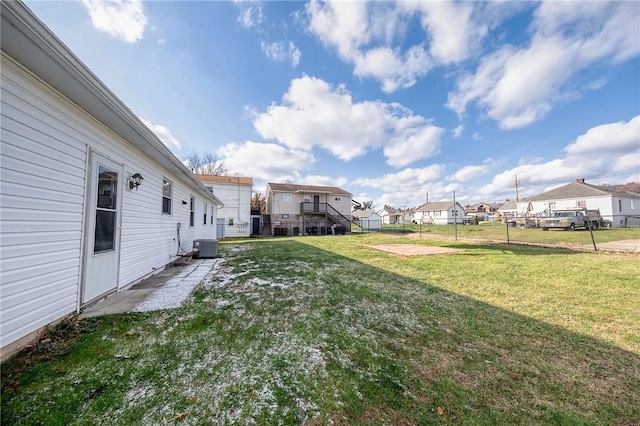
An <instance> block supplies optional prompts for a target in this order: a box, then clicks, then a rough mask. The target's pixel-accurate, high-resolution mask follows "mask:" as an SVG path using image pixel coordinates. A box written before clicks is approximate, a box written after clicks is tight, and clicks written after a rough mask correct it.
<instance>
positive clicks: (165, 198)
mask: <svg viewBox="0 0 640 426" xmlns="http://www.w3.org/2000/svg"><path fill="white" fill-rule="evenodd" d="M172 196H173V184H172V183H171V182H170V181H168V180H167V179H162V213H163V214H171V197H172Z"/></svg>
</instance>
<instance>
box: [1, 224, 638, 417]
mask: <svg viewBox="0 0 640 426" xmlns="http://www.w3.org/2000/svg"><path fill="white" fill-rule="evenodd" d="M376 243H387V244H388V243H413V244H438V245H441V246H447V247H452V248H458V249H463V250H464V252H463V253H462V254H455V255H442V256H416V257H401V256H396V255H393V254H389V253H384V252H380V251H376V250H373V249H371V248H368V247H365V246H366V245H371V244H376ZM220 253H221V261H220V262H219V264H218V270H217V273H216V274H215V276H214V278H213V280H212V281H211V282H208V283H206V285H205V286H203V287H201V288H199V289H197V290H196V291H195V292H194V294H193V296H192V298H191V299H190V301H189V302H188V303H187V304H186V305H185V306H183V307H182V308H179V309H175V310H167V311H157V312H151V313H138V314H125V315H114V316H105V317H100V318H97V319H91V320H82V321H79V322H77V321H69V322H66V323H64V324H63V325H62V326H60V327H59V328H58V330H57V333H54V334H52V335H51V336H50V337H49V338H48V339H46V340H44V341H42V342H41V343H40V344H38V345H37V346H36V347H34V348H32V349H30V350H28V351H25V352H24V353H22V354H21V355H19V356H17V357H15V358H14V359H12V360H9V361H8V362H6V363H4V364H3V365H2V424H7V425H9V424H11V425H20V424H25V425H26V424H29V425H32V424H46V425H55V424H60V425H67V424H96V425H99V424H109V425H111V424H122V425H130V424H153V425H156V424H180V425H182V424H184V425H190V424H193V425H195V424H257V425H271V424H285V425H294V424H307V425H324V424H333V425H338V424H344V425H352V424H369V425H380V424H389V425H398V424H550V423H552V424H603V425H605V424H606V425H609V424H618V425H635V424H638V423H640V280H639V279H638V277H639V276H640V267H639V266H638V265H639V262H638V260H639V259H638V256H637V255H632V254H612V253H589V252H574V251H568V250H560V249H555V250H554V249H547V248H538V247H524V246H512V245H500V244H488V243H484V244H474V243H464V242H457V243H456V242H446V241H438V242H437V243H436V242H430V243H429V242H427V241H426V240H424V239H422V240H415V239H406V238H399V237H394V236H381V235H352V236H336V237H332V236H327V237H300V238H282V239H272V240H260V241H253V242H230V243H223V244H221V247H220Z"/></svg>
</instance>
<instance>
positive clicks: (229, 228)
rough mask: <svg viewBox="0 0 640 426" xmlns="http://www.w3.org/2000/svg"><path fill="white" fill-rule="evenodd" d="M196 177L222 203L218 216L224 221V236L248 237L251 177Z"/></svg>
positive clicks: (249, 230)
mask: <svg viewBox="0 0 640 426" xmlns="http://www.w3.org/2000/svg"><path fill="white" fill-rule="evenodd" d="M196 177H197V178H198V180H200V182H202V183H203V184H204V186H206V187H207V188H208V189H209V190H210V191H212V192H213V193H214V194H215V195H216V197H218V198H219V199H220V201H222V202H223V203H224V207H222V208H221V209H219V210H218V218H219V219H220V221H221V222H222V221H224V237H248V236H249V235H250V234H251V190H252V188H253V179H251V178H250V177H238V176H209V175H196ZM258 232H259V230H258Z"/></svg>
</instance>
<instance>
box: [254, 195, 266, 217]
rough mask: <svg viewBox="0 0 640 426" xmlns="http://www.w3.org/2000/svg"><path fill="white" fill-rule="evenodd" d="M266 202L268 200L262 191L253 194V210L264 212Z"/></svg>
mask: <svg viewBox="0 0 640 426" xmlns="http://www.w3.org/2000/svg"><path fill="white" fill-rule="evenodd" d="M265 204H266V201H265V199H264V197H263V196H262V194H261V193H259V192H254V193H253V194H251V210H252V211H259V212H260V213H264V212H265Z"/></svg>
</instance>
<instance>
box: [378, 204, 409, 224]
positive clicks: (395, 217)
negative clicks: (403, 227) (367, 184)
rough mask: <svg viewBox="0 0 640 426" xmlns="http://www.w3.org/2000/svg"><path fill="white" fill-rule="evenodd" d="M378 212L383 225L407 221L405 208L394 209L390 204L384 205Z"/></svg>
mask: <svg viewBox="0 0 640 426" xmlns="http://www.w3.org/2000/svg"><path fill="white" fill-rule="evenodd" d="M378 214H379V215H380V217H382V223H383V224H384V225H396V224H402V223H405V221H406V222H409V219H408V218H407V211H406V210H401V209H396V208H394V207H391V206H387V205H385V206H384V207H383V208H382V210H380V211H379V212H378Z"/></svg>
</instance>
